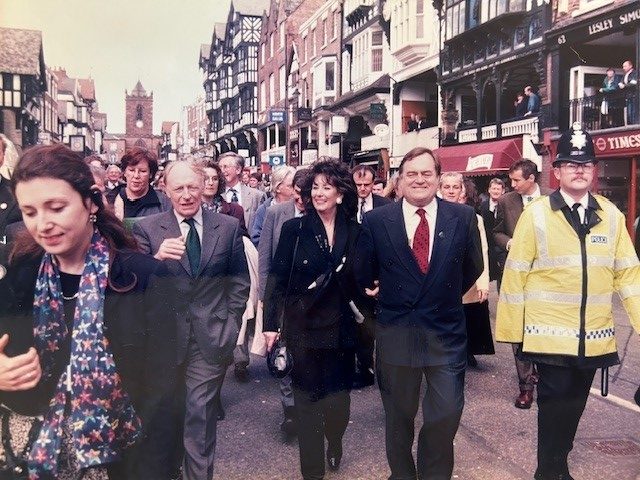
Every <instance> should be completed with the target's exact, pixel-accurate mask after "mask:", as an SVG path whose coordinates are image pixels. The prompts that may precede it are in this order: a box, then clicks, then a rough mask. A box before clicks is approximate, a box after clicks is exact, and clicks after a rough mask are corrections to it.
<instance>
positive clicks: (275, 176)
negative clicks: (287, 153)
mask: <svg viewBox="0 0 640 480" xmlns="http://www.w3.org/2000/svg"><path fill="white" fill-rule="evenodd" d="M295 173H296V169H295V167H290V166H282V167H278V168H275V169H274V170H273V172H272V173H271V191H272V192H273V193H274V194H275V193H276V190H277V189H278V187H279V186H280V184H281V183H283V182H284V181H285V180H286V179H287V177H288V176H290V175H291V176H293V175H295Z"/></svg>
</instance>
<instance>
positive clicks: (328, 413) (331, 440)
mask: <svg viewBox="0 0 640 480" xmlns="http://www.w3.org/2000/svg"><path fill="white" fill-rule="evenodd" d="M293 399H294V403H295V409H296V413H297V414H298V447H299V449H300V470H301V471H302V477H303V478H304V479H305V480H322V479H323V478H324V472H325V469H324V456H325V447H324V439H325V437H326V439H327V443H328V445H329V446H331V447H332V448H336V449H341V448H342V437H343V435H344V432H345V431H346V429H347V425H348V424H349V411H350V406H351V397H350V396H349V392H348V391H343V392H336V393H331V394H329V395H327V396H325V397H323V398H320V399H317V398H314V396H313V395H309V393H308V392H305V391H302V390H299V389H297V388H295V387H294V389H293Z"/></svg>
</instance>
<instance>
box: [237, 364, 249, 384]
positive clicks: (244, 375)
mask: <svg viewBox="0 0 640 480" xmlns="http://www.w3.org/2000/svg"><path fill="white" fill-rule="evenodd" d="M233 374H234V375H235V377H236V380H238V381H239V382H242V383H246V382H248V381H249V370H247V366H246V365H236V366H234V367H233Z"/></svg>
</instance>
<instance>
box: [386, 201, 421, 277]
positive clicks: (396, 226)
mask: <svg viewBox="0 0 640 480" xmlns="http://www.w3.org/2000/svg"><path fill="white" fill-rule="evenodd" d="M386 220H387V221H386V222H385V228H386V229H387V235H388V236H389V240H390V241H391V245H393V249H394V250H395V251H396V255H397V256H398V258H399V259H400V261H401V262H402V264H403V265H404V267H405V268H406V269H407V270H408V271H409V272H410V273H411V274H412V275H413V276H414V277H415V279H416V280H417V281H419V282H422V280H423V278H424V275H422V272H421V271H420V268H419V267H418V263H417V262H416V259H415V258H414V256H413V252H412V251H411V248H410V247H409V242H408V237H407V228H406V227H405V224H404V214H403V213H402V202H397V203H394V204H393V207H392V208H390V209H389V210H388V212H387V218H386Z"/></svg>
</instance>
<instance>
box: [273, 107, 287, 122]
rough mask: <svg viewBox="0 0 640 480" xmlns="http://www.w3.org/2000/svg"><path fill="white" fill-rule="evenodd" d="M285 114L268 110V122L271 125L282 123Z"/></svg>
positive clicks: (281, 111)
mask: <svg viewBox="0 0 640 480" xmlns="http://www.w3.org/2000/svg"><path fill="white" fill-rule="evenodd" d="M285 118H286V112H285V111H284V110H274V109H273V110H269V121H270V122H273V123H284V121H285Z"/></svg>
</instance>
